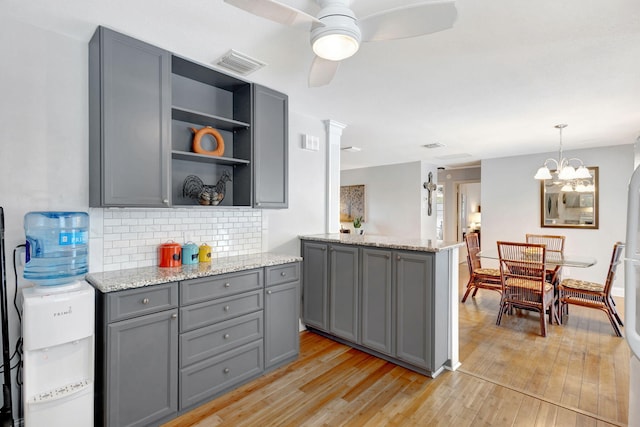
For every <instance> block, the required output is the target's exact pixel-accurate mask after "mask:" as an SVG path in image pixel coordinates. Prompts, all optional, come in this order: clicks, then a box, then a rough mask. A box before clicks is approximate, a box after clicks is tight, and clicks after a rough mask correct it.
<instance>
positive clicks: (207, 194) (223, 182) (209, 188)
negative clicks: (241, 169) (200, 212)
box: [182, 170, 231, 206]
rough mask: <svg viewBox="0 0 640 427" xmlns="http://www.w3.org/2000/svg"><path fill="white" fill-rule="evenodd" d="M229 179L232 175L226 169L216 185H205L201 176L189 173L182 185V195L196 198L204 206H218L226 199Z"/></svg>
mask: <svg viewBox="0 0 640 427" xmlns="http://www.w3.org/2000/svg"><path fill="white" fill-rule="evenodd" d="M227 181H231V175H230V174H229V172H228V171H226V170H225V171H224V172H222V176H221V177H220V179H219V180H218V182H217V183H216V185H205V184H204V182H202V180H201V179H200V178H199V177H197V176H195V175H189V176H187V177H186V178H185V180H184V184H183V185H182V197H187V198H189V199H195V200H197V201H198V203H200V204H201V205H203V206H209V205H211V206H216V205H218V204H220V202H222V199H224V193H225V191H226V186H227Z"/></svg>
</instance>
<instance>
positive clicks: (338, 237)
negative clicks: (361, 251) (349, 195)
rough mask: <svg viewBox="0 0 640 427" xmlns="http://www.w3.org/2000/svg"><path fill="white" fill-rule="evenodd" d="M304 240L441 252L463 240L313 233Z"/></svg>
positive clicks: (457, 245)
mask: <svg viewBox="0 0 640 427" xmlns="http://www.w3.org/2000/svg"><path fill="white" fill-rule="evenodd" d="M299 238H300V239H302V240H315V241H319V242H330V243H343V244H346V245H358V246H374V247H378V248H389V249H402V250H408V251H422V252H441V251H448V250H451V249H455V248H458V247H460V246H462V245H463V243H462V242H448V241H443V240H431V239H416V238H403V237H394V236H376V235H369V234H363V235H358V234H350V233H333V234H313V235H310V236H299Z"/></svg>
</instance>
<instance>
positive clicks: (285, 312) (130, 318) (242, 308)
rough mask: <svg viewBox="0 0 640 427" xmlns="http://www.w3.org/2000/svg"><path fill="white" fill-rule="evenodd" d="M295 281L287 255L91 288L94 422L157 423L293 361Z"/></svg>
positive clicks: (296, 268)
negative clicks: (173, 278)
mask: <svg viewBox="0 0 640 427" xmlns="http://www.w3.org/2000/svg"><path fill="white" fill-rule="evenodd" d="M265 277H266V279H265ZM265 285H266V287H265ZM299 286H300V263H298V262H295V263H289V264H282V265H277V266H270V267H265V268H255V269H250V270H244V271H240V272H234V273H227V274H220V275H215V276H208V277H202V278H197V279H190V280H184V281H181V282H174V283H166V284H160V285H153V286H146V287H142V288H136V289H130V290H123V291H117V292H110V293H101V292H97V293H96V295H97V296H96V298H97V301H96V387H95V390H96V396H95V408H96V410H95V414H96V416H95V424H96V426H110V427H111V426H113V427H125V426H132V427H133V426H157V425H160V424H161V423H163V422H166V421H168V420H170V419H172V418H175V417H176V416H177V415H180V414H181V413H183V412H186V411H188V410H191V409H193V408H194V407H196V406H198V405H200V404H202V403H205V402H207V401H208V400H211V399H213V398H214V397H217V396H219V395H220V394H222V393H224V392H227V391H229V390H231V389H233V388H235V387H237V386H239V385H240V384H243V383H246V382H247V381H250V380H252V379H254V378H257V377H258V376H260V375H261V374H262V373H263V372H264V369H265V366H266V367H268V368H275V367H277V366H280V365H282V364H284V363H286V362H290V361H292V360H294V359H295V358H296V357H297V356H298V354H299V337H298V335H299V331H298V329H299V320H298V319H299V306H300V298H299V296H300V291H299Z"/></svg>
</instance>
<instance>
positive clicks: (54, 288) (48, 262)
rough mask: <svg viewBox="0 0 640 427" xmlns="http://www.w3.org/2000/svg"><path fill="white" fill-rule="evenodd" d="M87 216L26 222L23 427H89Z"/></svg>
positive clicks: (55, 215) (38, 216)
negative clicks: (86, 276)
mask: <svg viewBox="0 0 640 427" xmlns="http://www.w3.org/2000/svg"><path fill="white" fill-rule="evenodd" d="M88 221H89V220H88V215H87V214H86V213H84V212H30V213H28V214H27V215H25V234H26V237H27V251H26V252H27V254H26V263H25V270H24V277H25V279H27V280H29V281H31V282H33V283H34V286H33V287H29V288H25V289H23V291H22V292H23V325H22V327H23V355H24V356H23V357H24V372H23V382H24V386H23V393H24V394H23V397H24V421H25V426H26V427H40V426H47V427H58V426H65V427H90V426H93V420H94V416H93V410H94V404H93V401H94V351H95V348H94V322H95V317H94V312H95V308H94V307H95V298H94V289H93V287H91V285H89V284H88V283H87V282H85V281H84V280H82V279H83V278H84V275H85V274H86V273H87V270H88V262H87V259H88Z"/></svg>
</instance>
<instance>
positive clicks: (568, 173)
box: [534, 124, 591, 191]
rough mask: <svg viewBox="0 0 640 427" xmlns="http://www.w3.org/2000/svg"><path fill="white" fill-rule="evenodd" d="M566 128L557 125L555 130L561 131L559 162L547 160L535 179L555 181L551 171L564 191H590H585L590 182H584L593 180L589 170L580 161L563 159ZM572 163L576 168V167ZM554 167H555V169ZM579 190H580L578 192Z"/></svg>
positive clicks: (562, 125)
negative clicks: (563, 137) (563, 139)
mask: <svg viewBox="0 0 640 427" xmlns="http://www.w3.org/2000/svg"><path fill="white" fill-rule="evenodd" d="M566 127H567V125H566V124H560V125H555V128H556V129H559V130H560V151H559V156H558V160H556V159H547V160H545V161H544V163H543V165H542V167H540V169H538V172H537V173H536V175H535V176H534V178H535V179H553V176H552V175H551V171H553V173H554V174H555V175H556V179H557V181H554V182H557V183H558V184H562V191H588V190H584V188H585V187H586V186H588V184H589V181H583V180H589V179H590V178H591V173H590V172H589V169H587V168H586V166H585V165H584V164H583V163H582V160H580V159H577V158H575V157H573V158H570V159H566V158H564V157H562V129H564V128H566ZM571 163H573V164H574V165H576V166H575V167H574V166H573V165H571ZM549 165H551V166H552V168H551V169H549ZM553 166H555V168H554V167H553ZM563 181H564V182H563ZM578 188H579V189H580V190H577V189H578Z"/></svg>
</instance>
